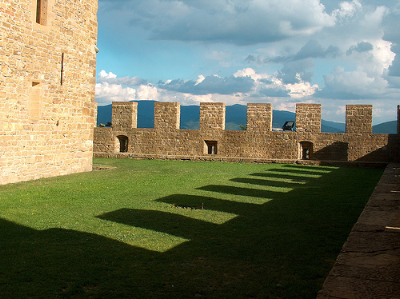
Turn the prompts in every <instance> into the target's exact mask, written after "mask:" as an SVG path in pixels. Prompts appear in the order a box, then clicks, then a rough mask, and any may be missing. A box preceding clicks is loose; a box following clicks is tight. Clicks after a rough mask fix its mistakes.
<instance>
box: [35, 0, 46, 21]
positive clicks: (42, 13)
mask: <svg viewBox="0 0 400 299" xmlns="http://www.w3.org/2000/svg"><path fill="white" fill-rule="evenodd" d="M36 1H37V2H36V23H38V24H40V25H44V26H45V25H46V23H47V1H48V0H36Z"/></svg>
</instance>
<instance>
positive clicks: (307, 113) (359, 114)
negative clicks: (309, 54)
mask: <svg viewBox="0 0 400 299" xmlns="http://www.w3.org/2000/svg"><path fill="white" fill-rule="evenodd" d="M118 105H119V104H116V107H117V106H118ZM122 106H123V107H125V108H126V107H136V106H135V105H131V104H127V105H125V106H124V105H120V106H119V107H120V108H119V109H122V108H121V107H122ZM113 107H114V106H113ZM399 109H400V108H399ZM128 110H129V111H130V113H132V114H133V116H132V115H130V114H129V113H126V114H123V113H120V114H117V117H119V118H118V122H117V123H118V126H117V127H113V128H111V129H108V130H105V129H104V128H96V130H95V142H94V144H95V150H94V151H95V152H96V154H97V155H100V154H101V153H102V154H105V155H106V154H109V155H111V154H117V155H124V157H126V155H128V156H129V157H134V156H137V157H143V156H144V155H145V156H146V155H150V156H151V155H153V156H154V157H163V156H165V157H170V158H172V157H208V158H207V159H210V160H213V159H222V160H226V161H229V160H232V159H233V160H237V159H239V160H240V159H250V160H251V159H256V160H257V159H261V160H263V159H264V160H295V161H305V160H310V161H336V162H348V161H353V162H360V163H361V162H363V163H364V162H365V163H367V162H370V163H375V162H379V163H386V162H389V161H397V160H400V157H399V153H400V136H399V135H393V134H392V135H390V134H373V133H372V131H371V130H370V129H369V127H370V122H369V120H371V116H372V106H370V105H349V106H348V109H347V111H348V115H349V118H347V120H348V122H349V124H348V125H347V126H346V127H347V128H348V131H349V132H346V133H321V105H319V104H297V105H296V131H294V132H293V131H272V104H270V103H268V104H259V103H258V104H248V106H247V116H248V118H247V129H246V130H240V131H226V130H225V104H223V103H202V104H201V105H200V129H199V130H181V129H179V119H180V105H179V103H155V105H154V114H155V126H154V129H138V128H132V127H131V126H130V125H129V126H122V125H119V124H120V123H122V122H123V119H122V118H121V116H123V115H125V116H126V117H127V119H128V123H129V122H131V119H132V117H133V118H136V117H137V110H135V109H133V108H129V109H128ZM128 110H127V111H128ZM125 116H124V117H125ZM113 117H114V115H113ZM360 121H361V122H363V123H366V124H367V125H364V126H361V123H360ZM114 123H115V122H114V119H113V124H114ZM355 133H356V134H355ZM122 137H123V138H122ZM125 137H126V138H125ZM121 140H123V142H125V143H124V144H123V145H121V144H119V145H118V143H121V142H122V141H121ZM104 143H107V145H105V144H104ZM122 149H123V150H124V151H126V152H124V153H119V151H122Z"/></svg>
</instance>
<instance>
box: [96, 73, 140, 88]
mask: <svg viewBox="0 0 400 299" xmlns="http://www.w3.org/2000/svg"><path fill="white" fill-rule="evenodd" d="M97 82H99V83H103V82H107V83H109V84H121V85H125V86H140V85H144V84H147V83H148V82H147V80H144V79H141V78H139V77H128V76H126V77H122V78H117V75H115V74H113V73H112V72H109V73H107V72H106V71H105V70H102V71H101V72H100V73H99V74H98V77H97Z"/></svg>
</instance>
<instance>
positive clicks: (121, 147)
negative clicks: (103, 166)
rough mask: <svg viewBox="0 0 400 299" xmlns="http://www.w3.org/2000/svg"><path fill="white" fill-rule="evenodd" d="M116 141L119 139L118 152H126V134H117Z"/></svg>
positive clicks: (127, 141)
mask: <svg viewBox="0 0 400 299" xmlns="http://www.w3.org/2000/svg"><path fill="white" fill-rule="evenodd" d="M117 138H118V141H119V152H120V153H126V152H127V151H128V143H129V139H128V137H127V136H123V135H120V136H117Z"/></svg>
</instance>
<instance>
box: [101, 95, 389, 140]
mask: <svg viewBox="0 0 400 299" xmlns="http://www.w3.org/2000/svg"><path fill="white" fill-rule="evenodd" d="M137 102H138V128H153V127H154V102H155V101H137ZM97 111H98V112H97V124H98V125H99V124H107V123H108V122H111V111H112V105H111V104H110V105H107V106H99V107H98V108H97ZM199 117H200V106H183V105H181V129H191V130H198V129H199ZM272 117H273V118H272V127H273V128H277V129H280V128H282V126H283V124H284V123H285V122H286V121H295V119H296V114H295V113H293V112H289V111H281V110H273V113H272ZM246 123H247V106H245V105H239V104H236V105H232V106H226V125H225V126H226V129H227V130H240V129H241V128H240V126H243V127H244V126H245V125H246ZM345 130H346V125H345V124H344V123H339V122H333V121H326V120H323V119H322V120H321V131H322V132H325V133H344V132H345ZM372 131H373V133H377V134H378V133H382V134H396V132H397V121H389V122H385V123H382V124H379V125H375V126H373V128H372Z"/></svg>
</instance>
